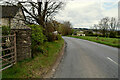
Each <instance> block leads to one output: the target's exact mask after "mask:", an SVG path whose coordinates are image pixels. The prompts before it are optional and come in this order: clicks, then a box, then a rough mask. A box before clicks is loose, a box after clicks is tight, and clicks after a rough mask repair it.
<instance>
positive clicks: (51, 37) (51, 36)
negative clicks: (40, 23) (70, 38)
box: [47, 33, 56, 42]
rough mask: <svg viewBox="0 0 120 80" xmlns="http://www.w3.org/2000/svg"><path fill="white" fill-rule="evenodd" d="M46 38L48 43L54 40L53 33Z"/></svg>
mask: <svg viewBox="0 0 120 80" xmlns="http://www.w3.org/2000/svg"><path fill="white" fill-rule="evenodd" d="M47 38H48V41H49V42H52V41H55V40H56V35H55V34H53V33H48V35H47Z"/></svg>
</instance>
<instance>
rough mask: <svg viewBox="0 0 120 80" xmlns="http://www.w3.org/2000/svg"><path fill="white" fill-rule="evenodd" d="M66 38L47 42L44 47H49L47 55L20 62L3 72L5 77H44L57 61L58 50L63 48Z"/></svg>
mask: <svg viewBox="0 0 120 80" xmlns="http://www.w3.org/2000/svg"><path fill="white" fill-rule="evenodd" d="M63 44H64V40H63V39H62V40H59V41H55V42H46V43H45V44H44V48H45V49H47V52H46V53H43V54H46V55H43V54H41V53H38V54H39V55H38V56H36V57H34V58H33V59H28V60H24V61H22V62H18V63H17V64H15V65H14V66H13V67H11V68H8V69H6V70H5V71H3V72H2V77H3V78H42V77H43V75H44V74H46V73H47V72H48V70H49V69H50V67H51V66H52V65H53V64H54V62H55V61H56V58H57V56H58V52H59V51H60V50H61V48H62V46H63Z"/></svg>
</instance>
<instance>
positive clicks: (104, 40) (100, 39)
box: [68, 35, 120, 48]
mask: <svg viewBox="0 0 120 80" xmlns="http://www.w3.org/2000/svg"><path fill="white" fill-rule="evenodd" d="M68 37H73V38H79V39H85V40H89V41H93V42H97V43H101V44H105V45H109V46H112V47H117V48H120V45H119V44H120V42H119V39H118V38H106V37H93V36H71V35H69V36H68Z"/></svg>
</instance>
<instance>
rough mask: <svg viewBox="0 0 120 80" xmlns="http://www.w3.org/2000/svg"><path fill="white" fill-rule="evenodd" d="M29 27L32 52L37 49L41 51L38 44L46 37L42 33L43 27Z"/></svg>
mask: <svg viewBox="0 0 120 80" xmlns="http://www.w3.org/2000/svg"><path fill="white" fill-rule="evenodd" d="M29 27H30V28H31V29H32V35H31V40H32V53H35V52H36V51H38V50H39V51H41V50H40V48H39V45H42V44H43V43H44V41H46V37H45V35H44V34H43V28H42V27H41V26H39V25H29Z"/></svg>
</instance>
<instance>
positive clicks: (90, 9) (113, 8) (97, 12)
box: [55, 0, 119, 28]
mask: <svg viewBox="0 0 120 80" xmlns="http://www.w3.org/2000/svg"><path fill="white" fill-rule="evenodd" d="M118 1H119V0H70V1H66V6H65V7H64V10H62V11H60V12H59V13H58V14H57V15H56V16H55V17H56V20H58V21H70V22H71V23H72V25H73V27H74V28H83V27H84V28H90V26H92V25H94V24H97V23H98V21H100V19H102V18H103V17H116V18H118Z"/></svg>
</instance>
